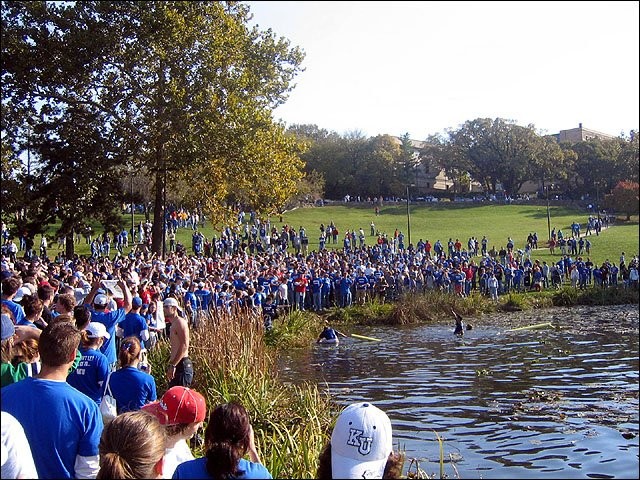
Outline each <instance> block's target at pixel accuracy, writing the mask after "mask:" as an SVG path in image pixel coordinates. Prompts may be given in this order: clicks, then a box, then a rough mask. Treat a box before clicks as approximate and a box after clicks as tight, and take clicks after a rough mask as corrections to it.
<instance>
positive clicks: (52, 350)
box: [2, 322, 103, 478]
mask: <svg viewBox="0 0 640 480" xmlns="http://www.w3.org/2000/svg"><path fill="white" fill-rule="evenodd" d="M79 343H80V332H79V331H78V330H77V329H76V327H75V326H74V325H73V324H71V323H70V322H56V323H52V324H50V325H48V326H47V327H45V329H44V330H43V331H42V334H41V335H40V339H39V342H38V349H39V351H40V359H41V361H42V371H41V372H40V374H39V375H38V377H37V378H36V377H28V378H25V379H24V380H20V381H19V382H16V383H13V384H11V385H7V386H6V387H4V388H3V389H2V410H3V411H6V412H8V413H10V414H11V415H13V416H14V417H15V418H16V420H18V421H19V422H20V424H21V425H22V427H23V428H24V432H25V435H26V436H27V440H28V441H29V445H30V447H31V452H32V454H33V461H34V463H35V465H36V469H37V471H38V477H39V478H96V475H97V473H98V468H99V467H98V460H99V455H98V444H99V442H100V435H101V433H102V429H103V423H102V415H101V414H100V410H99V408H98V405H97V404H96V402H94V401H93V400H91V399H90V398H89V397H87V396H86V395H85V394H83V393H81V392H79V391H78V390H76V389H75V388H73V387H72V386H71V385H69V384H68V383H67V382H66V381H65V380H66V379H67V374H68V372H69V368H70V367H71V366H72V365H73V363H74V361H75V358H76V349H77V347H78V344H79Z"/></svg>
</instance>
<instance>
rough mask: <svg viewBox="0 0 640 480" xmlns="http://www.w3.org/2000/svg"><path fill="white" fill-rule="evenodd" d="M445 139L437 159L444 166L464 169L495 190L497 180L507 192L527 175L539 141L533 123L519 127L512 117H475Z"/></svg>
mask: <svg viewBox="0 0 640 480" xmlns="http://www.w3.org/2000/svg"><path fill="white" fill-rule="evenodd" d="M448 135H449V139H448V141H447V144H446V147H445V149H444V150H443V151H442V152H441V155H440V159H441V161H443V162H445V165H446V164H447V163H449V164H450V165H449V166H448V167H447V170H449V171H454V170H462V171H467V172H469V173H470V174H471V176H472V177H473V178H474V179H475V180H477V181H479V182H480V183H482V185H483V186H484V188H485V190H486V191H489V192H492V193H495V192H496V187H497V185H498V184H499V183H500V184H502V188H503V190H504V191H505V192H507V193H508V194H514V193H516V192H518V190H520V187H521V186H522V184H523V183H524V182H525V181H526V180H528V179H529V175H530V173H531V164H532V160H533V158H535V157H536V156H538V155H539V148H540V141H539V138H538V135H537V133H536V132H535V128H534V126H533V125H528V126H526V127H522V126H519V125H516V124H515V123H514V122H512V121H507V120H503V119H501V118H496V119H495V120H492V119H488V118H478V119H475V120H471V121H467V122H465V123H464V124H463V125H462V126H461V127H460V128H459V129H457V130H449V131H448Z"/></svg>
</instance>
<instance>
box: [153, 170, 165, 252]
mask: <svg viewBox="0 0 640 480" xmlns="http://www.w3.org/2000/svg"><path fill="white" fill-rule="evenodd" d="M165 188H166V186H165V184H164V172H162V171H161V170H159V169H158V171H156V188H155V190H156V198H155V202H154V207H153V230H152V231H153V237H152V244H151V251H152V252H153V253H155V254H156V256H158V257H162V224H163V222H164V218H163V215H164V203H163V200H164V189H165Z"/></svg>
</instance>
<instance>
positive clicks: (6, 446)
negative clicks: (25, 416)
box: [0, 412, 38, 478]
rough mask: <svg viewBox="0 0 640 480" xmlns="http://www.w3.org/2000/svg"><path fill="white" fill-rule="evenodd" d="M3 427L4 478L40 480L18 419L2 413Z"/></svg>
mask: <svg viewBox="0 0 640 480" xmlns="http://www.w3.org/2000/svg"><path fill="white" fill-rule="evenodd" d="M0 420H1V421H0V425H2V475H1V476H2V478H38V472H37V471H36V466H35V464H34V463H33V457H32V456H31V447H29V442H28V441H27V437H26V435H25V434H24V429H23V428H22V425H20V422H18V420H16V418H15V417H14V416H13V415H11V414H9V413H7V412H1V418H0Z"/></svg>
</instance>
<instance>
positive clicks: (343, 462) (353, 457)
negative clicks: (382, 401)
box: [331, 402, 393, 478]
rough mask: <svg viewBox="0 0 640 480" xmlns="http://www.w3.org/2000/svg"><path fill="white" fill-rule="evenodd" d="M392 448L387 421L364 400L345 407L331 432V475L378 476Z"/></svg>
mask: <svg viewBox="0 0 640 480" xmlns="http://www.w3.org/2000/svg"><path fill="white" fill-rule="evenodd" d="M392 451H393V445H392V432H391V421H390V420H389V417H388V416H387V414H386V413H384V412H383V411H382V410H380V409H379V408H378V407H376V406H374V405H372V404H371V403H367V402H360V403H353V404H351V405H349V406H348V407H346V408H345V409H344V410H343V411H342V413H341V414H340V416H339V417H338V420H337V421H336V425H335V427H334V428H333V432H332V434H331V470H332V473H333V478H382V475H383V473H384V469H385V466H386V464H387V459H388V458H389V454H391V453H392Z"/></svg>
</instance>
